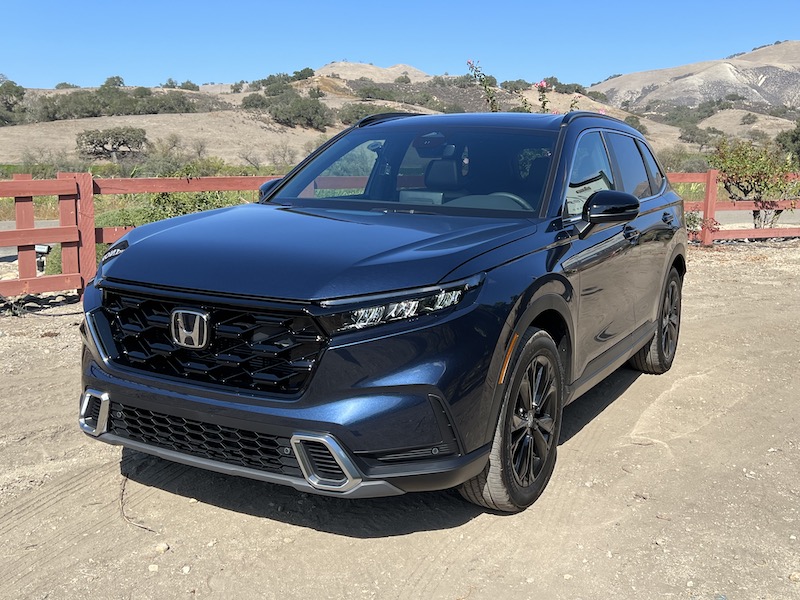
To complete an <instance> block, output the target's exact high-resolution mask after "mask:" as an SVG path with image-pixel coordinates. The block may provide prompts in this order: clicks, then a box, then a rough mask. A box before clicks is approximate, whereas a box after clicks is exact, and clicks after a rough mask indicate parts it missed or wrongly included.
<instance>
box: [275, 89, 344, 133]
mask: <svg viewBox="0 0 800 600" xmlns="http://www.w3.org/2000/svg"><path fill="white" fill-rule="evenodd" d="M267 110H268V112H269V114H270V115H271V116H272V118H273V119H274V120H275V122H276V123H280V124H281V125H286V126H287V127H296V126H300V127H308V128H311V129H317V130H319V131H325V127H327V126H328V125H333V113H332V111H331V110H330V109H329V108H328V107H326V106H325V105H324V104H322V102H320V101H319V100H317V99H316V98H301V97H300V96H296V97H282V98H281V99H280V101H275V102H272V103H270V105H269V107H268V108H267Z"/></svg>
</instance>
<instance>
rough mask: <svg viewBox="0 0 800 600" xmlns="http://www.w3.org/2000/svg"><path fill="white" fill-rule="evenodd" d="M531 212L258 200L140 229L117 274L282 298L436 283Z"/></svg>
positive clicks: (117, 263)
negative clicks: (492, 214)
mask: <svg viewBox="0 0 800 600" xmlns="http://www.w3.org/2000/svg"><path fill="white" fill-rule="evenodd" d="M535 230H536V226H535V224H534V223H533V222H532V221H530V220H525V219H504V218H484V217H463V216H452V215H441V214H419V213H416V214H407V213H392V212H370V211H360V210H359V211H353V210H336V209H319V208H315V209H301V208H292V207H284V206H274V205H263V204H251V205H245V206H238V207H234V208H227V209H220V210H215V211H208V212H203V213H197V214H193V215H188V216H185V217H178V218H175V219H169V220H166V221H160V222H158V223H152V224H150V225H145V226H142V227H139V228H137V229H135V230H133V231H132V232H130V233H129V234H128V235H127V236H126V238H124V239H125V240H126V241H127V243H128V247H127V248H126V249H125V250H124V251H122V252H120V253H119V254H117V255H116V256H113V257H111V258H109V259H107V261H106V262H105V264H104V265H103V274H102V277H103V278H104V279H108V280H112V281H113V280H117V281H126V282H134V283H143V284H147V285H153V286H165V287H171V288H181V289H192V290H200V291H205V292H212V293H220V294H232V295H246V296H257V297H263V298H270V299H277V300H281V299H282V300H301V301H302V300H305V301H309V300H311V301H313V300H322V299H331V298H341V297H348V296H358V295H362V294H373V293H379V292H387V291H393V290H400V289H405V288H413V287H418V286H423V285H432V284H436V283H439V282H442V281H443V280H446V278H447V275H448V273H450V272H451V271H453V270H454V269H455V268H457V267H458V266H459V265H461V264H463V263H465V262H467V261H468V260H470V259H472V258H475V257H476V256H478V255H480V254H483V253H484V252H488V251H490V250H492V249H494V248H497V247H499V246H502V245H504V244H507V243H509V242H512V241H514V240H516V239H519V238H521V237H523V236H527V235H531V234H532V233H533V232H535Z"/></svg>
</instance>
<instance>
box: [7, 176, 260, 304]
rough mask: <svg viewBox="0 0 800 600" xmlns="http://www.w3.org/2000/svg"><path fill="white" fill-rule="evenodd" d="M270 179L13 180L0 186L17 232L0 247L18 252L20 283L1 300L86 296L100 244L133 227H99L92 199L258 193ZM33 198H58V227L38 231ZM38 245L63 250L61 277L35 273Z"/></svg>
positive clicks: (10, 287) (12, 284) (14, 281)
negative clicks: (52, 294)
mask: <svg viewBox="0 0 800 600" xmlns="http://www.w3.org/2000/svg"><path fill="white" fill-rule="evenodd" d="M267 179H273V178H272V177H263V176H248V177H202V178H193V179H185V178H167V177H165V178H152V179H147V178H140V179H92V176H91V174H90V173H59V174H58V176H57V179H48V180H35V181H34V180H32V179H31V177H30V175H15V176H14V179H13V180H12V181H0V198H13V199H14V212H15V217H16V223H15V225H16V227H15V229H11V230H8V231H0V247H7V246H12V247H16V248H17V258H18V262H17V266H18V272H19V277H18V278H16V279H9V280H6V281H0V295H2V296H21V295H24V294H38V293H42V292H57V291H62V290H77V291H78V292H79V293H80V292H82V291H83V289H84V287H85V286H86V283H87V282H88V281H89V280H91V278H92V277H94V274H95V272H96V271H97V259H96V254H95V244H96V243H106V244H109V243H113V242H115V241H116V240H118V239H119V238H120V237H122V236H123V235H124V234H125V232H126V231H128V230H129V229H130V227H102V228H101V227H95V219H94V197H95V196H96V195H102V194H140V193H157V192H212V191H254V190H257V189H258V187H259V186H260V185H261V184H262V183H264V181H266V180H267ZM34 196H58V208H59V224H58V226H55V227H35V222H34V212H33V197H34ZM36 244H61V263H62V264H61V270H62V274H61V275H42V276H38V277H37V272H36V248H35V246H36Z"/></svg>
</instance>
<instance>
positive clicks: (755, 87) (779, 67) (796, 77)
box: [589, 41, 800, 110]
mask: <svg viewBox="0 0 800 600" xmlns="http://www.w3.org/2000/svg"><path fill="white" fill-rule="evenodd" d="M589 89H590V91H596V92H601V93H603V94H605V96H606V97H607V98H608V101H609V103H610V104H612V105H614V106H617V107H629V108H635V109H640V110H641V109H646V107H647V106H648V105H650V106H654V105H659V104H668V105H673V106H681V105H683V106H690V107H693V106H697V105H699V104H700V103H702V102H705V101H709V100H712V101H713V100H719V99H724V98H725V97H726V96H733V95H736V96H739V97H741V98H743V99H744V101H746V102H748V103H751V104H753V105H759V104H764V105H770V106H787V107H798V106H800V41H787V42H782V43H776V44H774V45H772V46H766V47H763V48H759V49H757V50H754V51H752V52H747V53H745V54H740V55H737V56H733V57H730V58H725V59H721V60H712V61H705V62H699V63H693V64H689V65H683V66H679V67H672V68H668V69H658V70H655V71H642V72H639V73H630V74H627V75H619V76H617V77H613V78H611V79H607V80H606V81H603V82H601V83H598V84H595V85H593V86H592V87H591V88H589Z"/></svg>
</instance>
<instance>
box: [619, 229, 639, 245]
mask: <svg viewBox="0 0 800 600" xmlns="http://www.w3.org/2000/svg"><path fill="white" fill-rule="evenodd" d="M640 235H641V232H640V231H639V230H638V229H636V228H635V227H631V226H630V225H626V226H625V227H623V228H622V236H623V237H624V238H625V239H626V240H628V241H629V242H630V243H631V244H635V243H636V242H638V241H639V236H640Z"/></svg>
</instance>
